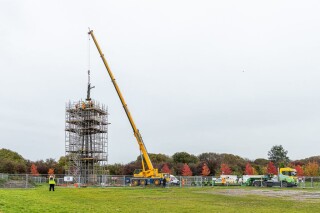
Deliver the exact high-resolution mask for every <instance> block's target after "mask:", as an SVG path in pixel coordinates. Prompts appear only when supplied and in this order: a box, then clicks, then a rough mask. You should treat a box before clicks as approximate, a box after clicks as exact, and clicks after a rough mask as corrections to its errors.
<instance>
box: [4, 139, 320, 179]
mask: <svg viewBox="0 0 320 213" xmlns="http://www.w3.org/2000/svg"><path fill="white" fill-rule="evenodd" d="M287 153H288V152H287V151H286V150H285V149H284V148H283V147H282V146H281V145H276V146H273V147H272V148H271V149H270V151H269V152H268V159H264V158H257V159H255V160H250V159H247V158H242V157H240V156H238V155H233V154H226V153H222V154H219V153H214V152H206V153H202V154H200V155H197V156H196V155H193V154H190V153H187V152H176V153H175V154H173V155H172V156H168V155H165V154H154V153H150V154H149V157H150V159H151V161H152V163H153V166H154V168H157V169H158V170H159V171H161V172H165V173H170V174H174V175H182V176H192V175H193V176H200V175H202V176H209V175H210V176H219V175H221V174H225V175H230V174H233V175H238V176H241V175H244V174H247V175H253V174H277V167H286V166H288V167H291V168H295V169H296V170H297V173H298V176H319V164H320V156H313V157H309V158H306V159H301V160H294V161H292V160H290V159H289V158H288V157H287ZM67 158H68V156H66V157H65V156H62V157H60V159H59V160H58V161H56V160H55V159H52V158H48V159H46V160H38V161H30V160H26V159H24V158H23V157H22V156H21V155H19V154H18V153H16V152H13V151H11V150H8V149H0V173H10V174H14V173H16V174H25V173H29V174H32V175H38V174H53V173H54V174H64V173H65V170H66V169H67V162H68V159H67ZM141 164H142V163H141V158H140V156H139V157H137V159H136V160H134V161H132V162H130V163H127V164H119V163H115V164H109V165H108V166H107V167H106V168H105V169H106V171H107V173H108V174H110V175H132V174H133V172H134V170H135V169H139V168H141Z"/></svg>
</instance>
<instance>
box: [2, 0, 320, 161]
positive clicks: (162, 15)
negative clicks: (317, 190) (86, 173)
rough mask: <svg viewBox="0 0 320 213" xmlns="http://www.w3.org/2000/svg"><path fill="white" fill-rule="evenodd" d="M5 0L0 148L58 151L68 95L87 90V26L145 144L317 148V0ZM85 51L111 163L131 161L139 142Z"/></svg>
mask: <svg viewBox="0 0 320 213" xmlns="http://www.w3.org/2000/svg"><path fill="white" fill-rule="evenodd" d="M0 3H1V6H0V19H1V22H0V23H1V24H0V70H1V78H0V98H1V99H0V103H1V106H0V131H1V137H0V148H6V149H11V150H13V151H16V152H18V153H19V154H21V155H22V156H23V157H25V158H27V159H30V160H39V159H46V158H55V159H56V160H58V159H59V158H60V156H63V155H65V132H64V128H65V104H66V102H67V101H69V100H80V99H84V98H85V96H86V84H87V70H88V55H89V53H88V52H89V51H88V50H89V48H88V35H87V32H88V27H90V28H91V29H93V30H94V32H95V35H96V37H97V39H98V42H99V43H100V46H101V48H102V50H103V52H104V54H105V56H106V58H107V60H108V62H109V65H110V67H111V69H112V71H113V73H114V75H115V77H116V79H117V82H118V84H119V86H120V89H121V91H122V93H123V95H124V97H125V99H126V101H127V103H128V106H129V109H130V111H131V113H132V116H133V118H134V120H135V122H136V125H137V127H138V128H139V129H140V132H141V134H142V136H143V138H144V142H145V144H146V147H147V149H148V151H149V152H151V153H164V154H167V155H172V154H174V153H175V152H181V151H186V152H188V153H191V154H195V155H198V154H201V153H203V152H217V153H232V154H236V155H240V156H242V157H246V158H249V159H252V160H254V159H256V158H267V157H268V156H267V153H268V151H269V150H270V148H271V147H272V146H273V145H280V144H281V145H283V147H284V148H285V149H286V150H288V156H289V157H290V159H293V160H294V159H301V158H305V157H310V156H314V155H319V154H320V153H319V150H320V143H319V138H320V131H319V128H320V84H319V79H320V60H319V56H320V13H319V11H320V1H311V0H310V1H294V0H288V1H279V0H274V1H272V0H268V1H257V0H252V1H248V0H243V1H238V0H234V1H228V0H225V1H213V0H210V1H209V0H208V1H201V0H198V1H186V0H183V1H182V0H181V1H180V0H179V1H178V0H177V1H173V0H170V1H169V0H161V1H160V0H159V1H155V0H154V1H150V0H136V1H130V0H128V1H121V0H119V1H96V0H90V1H79V0H78V1H40V0H36V1H32V0H30V1H17V0H0ZM90 49H91V54H90V55H91V60H90V61H91V73H92V77H91V81H92V84H93V85H95V86H96V88H95V89H93V91H92V97H93V98H94V99H96V100H98V101H100V102H102V103H104V104H106V105H108V108H109V113H110V115H109V122H111V125H110V126H109V163H128V162H130V161H132V160H134V159H135V158H136V156H138V155H139V149H138V144H137V142H136V141H135V138H134V136H133V133H132V129H131V126H130V124H129V122H128V120H127V118H126V115H125V113H124V111H123V108H122V106H121V104H120V101H119V99H118V97H117V95H116V92H115V90H114V88H113V86H112V83H111V81H110V78H109V76H108V75H107V72H106V70H105V68H104V66H103V63H102V61H101V59H100V57H99V55H98V52H97V50H96V48H95V46H94V44H93V43H92V44H91V48H90Z"/></svg>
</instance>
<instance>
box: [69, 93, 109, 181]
mask: <svg viewBox="0 0 320 213" xmlns="http://www.w3.org/2000/svg"><path fill="white" fill-rule="evenodd" d="M65 136H66V143H65V150H66V157H67V159H68V161H69V162H68V169H67V171H66V173H67V175H69V176H73V177H74V178H75V179H76V181H77V182H78V183H84V184H90V183H92V184H93V183H95V182H96V181H97V176H98V175H103V174H105V172H106V165H107V160H108V140H107V139H108V110H107V108H106V107H105V106H104V105H101V104H100V103H99V102H97V101H94V100H91V99H90V100H85V101H82V100H80V101H76V102H71V101H69V103H67V104H66V128H65Z"/></svg>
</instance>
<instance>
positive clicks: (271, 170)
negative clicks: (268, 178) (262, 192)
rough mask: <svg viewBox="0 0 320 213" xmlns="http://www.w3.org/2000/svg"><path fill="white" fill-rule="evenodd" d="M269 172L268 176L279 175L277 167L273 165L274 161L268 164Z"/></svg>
mask: <svg viewBox="0 0 320 213" xmlns="http://www.w3.org/2000/svg"><path fill="white" fill-rule="evenodd" d="M267 172H268V174H273V175H277V174H278V171H277V168H276V166H275V165H274V164H273V162H272V161H270V162H269V163H268V166H267Z"/></svg>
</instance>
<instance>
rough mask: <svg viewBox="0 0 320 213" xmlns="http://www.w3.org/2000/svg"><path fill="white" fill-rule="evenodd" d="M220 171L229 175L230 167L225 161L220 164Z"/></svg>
mask: <svg viewBox="0 0 320 213" xmlns="http://www.w3.org/2000/svg"><path fill="white" fill-rule="evenodd" d="M220 171H221V174H222V175H231V172H232V171H231V169H230V167H229V166H228V164H226V163H223V164H221V167H220Z"/></svg>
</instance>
